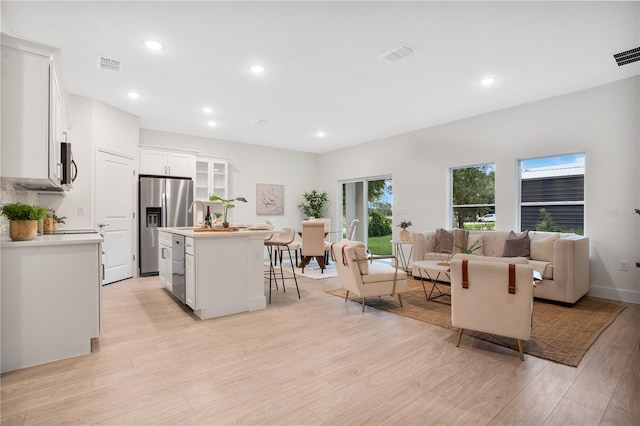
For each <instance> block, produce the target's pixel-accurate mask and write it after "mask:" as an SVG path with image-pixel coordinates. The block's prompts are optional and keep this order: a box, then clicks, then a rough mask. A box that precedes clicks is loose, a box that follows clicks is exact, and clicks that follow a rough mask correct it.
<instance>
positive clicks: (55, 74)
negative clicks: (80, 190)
mask: <svg viewBox="0 0 640 426" xmlns="http://www.w3.org/2000/svg"><path fill="white" fill-rule="evenodd" d="M1 80H2V86H1V92H2V106H1V107H2V167H1V170H2V177H3V178H4V179H6V180H8V181H11V182H14V183H17V184H18V185H22V186H24V187H27V188H30V189H38V188H43V189H46V188H48V189H51V188H60V187H61V179H62V167H61V166H62V164H61V159H60V143H61V142H67V132H68V128H69V127H70V123H69V118H68V100H67V94H66V91H65V87H64V79H63V66H62V63H61V59H60V52H59V51H58V50H57V49H54V48H51V47H48V46H43V45H40V44H37V43H34V42H31V41H27V40H22V39H19V38H16V37H11V36H7V35H5V34H3V35H2V78H1Z"/></svg>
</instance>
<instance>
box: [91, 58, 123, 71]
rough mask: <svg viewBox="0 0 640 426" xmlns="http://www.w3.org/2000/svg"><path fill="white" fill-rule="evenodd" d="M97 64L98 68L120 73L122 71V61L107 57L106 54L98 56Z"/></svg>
mask: <svg viewBox="0 0 640 426" xmlns="http://www.w3.org/2000/svg"><path fill="white" fill-rule="evenodd" d="M97 66H98V69H101V70H107V71H112V72H117V73H118V74H120V72H121V71H122V62H120V61H116V60H115V59H109V58H105V57H104V56H98V63H97Z"/></svg>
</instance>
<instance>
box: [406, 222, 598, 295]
mask: <svg viewBox="0 0 640 426" xmlns="http://www.w3.org/2000/svg"><path fill="white" fill-rule="evenodd" d="M454 232H458V233H459V232H461V231H460V230H454ZM508 234H509V232H503V231H469V232H468V236H467V241H466V242H465V243H469V246H471V245H472V244H473V242H474V241H476V240H477V239H478V238H480V243H479V244H478V245H480V246H481V248H480V249H478V250H476V251H475V252H474V253H473V254H474V255H477V256H484V259H483V260H490V259H491V258H502V257H503V253H504V247H505V241H506V239H507V236H508ZM456 236H457V237H458V236H459V234H457V235H456ZM529 238H530V257H529V260H528V263H529V264H530V265H532V266H533V268H534V270H535V271H537V272H539V273H540V275H541V276H542V281H540V282H539V283H538V284H537V286H536V287H535V288H534V290H533V295H534V296H535V297H538V298H541V299H548V300H556V301H559V302H566V303H575V302H577V301H578V299H580V298H581V297H582V296H584V295H585V294H587V293H588V292H589V238H588V237H583V236H581V235H575V234H564V233H557V232H536V231H530V232H529ZM458 240H459V239H458ZM456 242H459V241H456ZM458 250H459V248H456V247H454V253H455V251H458ZM442 256H443V255H442V254H441V253H436V231H429V232H414V233H413V252H412V256H411V260H412V261H414V262H415V261H418V260H441V259H442ZM412 274H413V276H414V277H417V278H419V277H420V275H419V272H418V270H417V268H413V269H412ZM442 275H443V274H441V276H440V278H441V279H442V278H443V276H442ZM434 276H435V275H434ZM443 280H444V281H449V280H448V279H447V277H446V276H445V277H444V279H443Z"/></svg>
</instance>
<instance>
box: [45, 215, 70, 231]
mask: <svg viewBox="0 0 640 426" xmlns="http://www.w3.org/2000/svg"><path fill="white" fill-rule="evenodd" d="M65 219H66V217H65V216H58V215H56V211H55V210H52V209H47V217H45V218H44V233H45V234H47V233H53V231H55V230H56V229H58V224H59V223H62V224H64V223H65Z"/></svg>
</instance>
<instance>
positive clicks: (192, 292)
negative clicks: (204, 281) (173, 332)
mask: <svg viewBox="0 0 640 426" xmlns="http://www.w3.org/2000/svg"><path fill="white" fill-rule="evenodd" d="M195 253H196V244H195V241H194V239H193V238H190V237H185V239H184V269H185V271H184V280H185V290H184V291H185V299H186V303H187V306H188V307H190V308H191V309H193V310H196V309H198V307H197V303H196V297H197V295H196V258H195Z"/></svg>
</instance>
